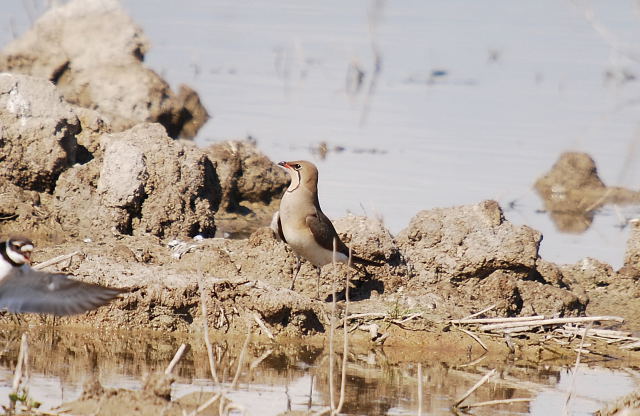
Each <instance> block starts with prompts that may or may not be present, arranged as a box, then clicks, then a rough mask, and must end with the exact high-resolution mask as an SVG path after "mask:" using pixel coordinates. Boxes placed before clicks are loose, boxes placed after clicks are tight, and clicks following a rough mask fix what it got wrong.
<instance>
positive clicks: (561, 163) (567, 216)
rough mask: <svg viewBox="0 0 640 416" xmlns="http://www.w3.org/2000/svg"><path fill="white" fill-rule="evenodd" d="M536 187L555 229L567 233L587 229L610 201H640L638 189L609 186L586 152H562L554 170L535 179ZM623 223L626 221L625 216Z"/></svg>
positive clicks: (616, 202)
mask: <svg viewBox="0 0 640 416" xmlns="http://www.w3.org/2000/svg"><path fill="white" fill-rule="evenodd" d="M535 189H536V191H537V192H538V195H540V197H541V198H542V200H543V202H544V207H545V210H546V211H547V212H549V215H550V217H551V219H552V220H553V222H554V224H555V226H556V228H557V229H558V230H559V231H562V232H565V233H575V234H579V233H583V232H585V231H586V230H587V229H588V228H589V227H590V226H591V223H592V222H593V219H594V216H595V214H596V212H597V211H598V210H599V209H600V208H602V207H603V206H605V205H607V204H615V205H619V204H636V205H638V204H639V203H640V193H639V192H636V191H632V190H629V189H625V188H619V187H607V186H606V185H605V184H604V182H602V180H601V179H600V177H599V176H598V171H597V169H596V164H595V162H594V160H593V159H592V158H591V156H589V155H588V154H586V153H578V152H567V153H563V154H562V155H560V158H559V159H558V161H557V162H556V163H555V164H554V165H553V167H552V168H551V170H550V171H549V172H547V173H546V174H545V175H544V176H542V177H541V178H539V179H538V180H537V181H536V183H535ZM620 222H621V223H622V224H623V225H624V224H625V223H626V221H625V220H624V219H622V218H620Z"/></svg>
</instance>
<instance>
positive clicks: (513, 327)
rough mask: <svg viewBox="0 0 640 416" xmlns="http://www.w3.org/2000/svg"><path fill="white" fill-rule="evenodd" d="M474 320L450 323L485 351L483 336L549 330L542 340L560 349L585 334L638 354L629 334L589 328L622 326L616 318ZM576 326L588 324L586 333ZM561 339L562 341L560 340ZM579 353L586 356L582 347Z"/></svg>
mask: <svg viewBox="0 0 640 416" xmlns="http://www.w3.org/2000/svg"><path fill="white" fill-rule="evenodd" d="M473 316H478V314H474V315H472V316H470V317H467V318H463V319H454V320H451V321H449V323H451V324H452V325H454V326H455V328H457V329H459V330H460V331H462V332H464V333H465V334H467V335H469V336H470V337H471V338H473V339H474V340H475V341H476V342H477V343H478V344H480V346H482V348H483V349H484V350H485V351H486V350H487V347H486V345H485V344H484V343H483V342H482V340H481V339H480V337H479V335H481V334H482V333H485V334H500V335H502V336H504V337H506V338H507V339H510V337H509V336H510V335H512V334H517V333H528V332H533V331H536V330H540V329H541V328H545V329H552V331H551V332H549V333H548V334H547V336H546V338H545V339H546V340H547V339H548V340H554V341H555V342H556V343H558V344H560V345H569V344H570V341H571V340H573V339H575V338H577V337H578V336H580V335H582V334H583V333H584V334H585V335H584V337H590V338H593V339H597V340H601V341H604V342H606V343H607V344H614V343H617V344H619V347H620V348H621V349H625V350H640V338H638V337H634V336H632V334H631V333H630V332H626V331H617V330H611V329H603V328H591V326H592V325H593V324H594V323H596V322H602V321H612V322H624V319H623V318H621V317H619V316H583V317H575V318H546V317H545V316H542V315H536V316H523V317H516V318H474V317H473ZM579 324H587V325H588V328H589V330H588V331H585V326H581V325H579ZM462 326H464V327H465V328H462ZM474 331H475V332H474ZM562 338H564V339H565V340H562ZM579 350H580V351H581V352H585V350H583V348H582V347H581V348H579ZM587 352H588V351H587Z"/></svg>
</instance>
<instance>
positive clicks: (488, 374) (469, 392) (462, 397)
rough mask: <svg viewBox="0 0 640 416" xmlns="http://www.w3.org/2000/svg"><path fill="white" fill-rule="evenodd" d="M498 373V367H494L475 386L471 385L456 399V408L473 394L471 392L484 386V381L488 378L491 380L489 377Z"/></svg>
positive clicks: (454, 405)
mask: <svg viewBox="0 0 640 416" xmlns="http://www.w3.org/2000/svg"><path fill="white" fill-rule="evenodd" d="M495 373H496V369H495V368H494V369H493V370H491V371H489V372H488V373H487V374H485V375H484V376H483V377H482V378H481V379H480V380H478V382H477V383H476V384H474V385H473V387H471V388H470V389H469V390H467V391H466V392H465V393H464V394H463V395H462V396H460V398H459V399H458V400H456V402H455V403H454V404H453V407H454V408H457V407H458V406H459V405H460V403H462V402H463V401H465V399H466V398H467V397H469V396H471V394H472V393H473V392H474V391H476V390H477V389H478V387H480V386H482V385H483V384H484V383H486V382H487V380H489V378H490V377H491V376H493V375H494V374H495Z"/></svg>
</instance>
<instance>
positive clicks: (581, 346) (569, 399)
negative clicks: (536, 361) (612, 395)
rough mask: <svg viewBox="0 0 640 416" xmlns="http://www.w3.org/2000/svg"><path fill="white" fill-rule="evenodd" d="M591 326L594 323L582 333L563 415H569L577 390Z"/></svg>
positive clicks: (591, 323)
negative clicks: (578, 377) (583, 352)
mask: <svg viewBox="0 0 640 416" xmlns="http://www.w3.org/2000/svg"><path fill="white" fill-rule="evenodd" d="M591 325H593V322H590V323H589V325H587V326H586V327H585V328H584V332H583V333H582V339H581V340H580V347H579V348H578V355H577V356H576V363H575V365H574V366H573V374H572V376H571V386H570V387H569V392H568V393H567V400H566V401H565V402H564V406H563V408H562V414H563V415H568V414H569V402H570V401H571V396H572V395H573V389H574V388H575V384H576V377H577V375H578V366H579V365H580V358H581V357H582V350H583V346H584V339H585V338H586V337H587V334H588V333H589V330H590V329H591Z"/></svg>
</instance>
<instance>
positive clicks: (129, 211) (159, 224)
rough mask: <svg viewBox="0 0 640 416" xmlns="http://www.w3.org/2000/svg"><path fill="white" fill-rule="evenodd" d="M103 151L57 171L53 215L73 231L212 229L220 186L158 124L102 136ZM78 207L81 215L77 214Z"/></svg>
mask: <svg viewBox="0 0 640 416" xmlns="http://www.w3.org/2000/svg"><path fill="white" fill-rule="evenodd" d="M100 148H101V153H102V157H100V158H95V159H93V160H91V161H90V162H88V163H86V164H84V165H78V166H74V167H73V168H71V169H68V170H67V171H66V172H65V173H64V174H63V175H61V177H60V179H59V181H58V184H57V186H56V189H55V191H54V198H55V202H54V211H55V218H56V220H57V221H58V222H59V223H60V224H62V226H63V227H64V228H65V229H68V230H75V234H79V233H82V234H84V235H91V234H95V233H98V234H99V235H100V234H104V233H105V232H108V233H111V232H115V233H121V234H140V233H143V234H144V233H149V234H153V235H157V236H160V237H163V236H168V237H172V236H178V235H190V236H194V235H196V234H201V235H203V236H205V237H207V236H208V237H212V236H213V235H214V234H215V221H214V215H215V212H216V210H217V208H218V205H219V203H220V185H219V182H218V178H217V175H216V171H215V168H214V166H213V164H212V163H211V161H210V160H209V158H208V157H207V156H206V155H205V154H204V153H203V152H202V151H200V150H199V149H198V148H196V147H195V146H194V145H192V144H190V143H186V142H176V141H174V140H172V139H171V138H169V136H167V134H166V132H165V130H164V128H163V127H162V126H160V125H158V124H140V125H137V126H136V127H133V128H132V129H130V130H127V131H125V132H122V133H113V134H107V135H103V136H102V138H101V140H100ZM79 213H82V215H78V214H79Z"/></svg>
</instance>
